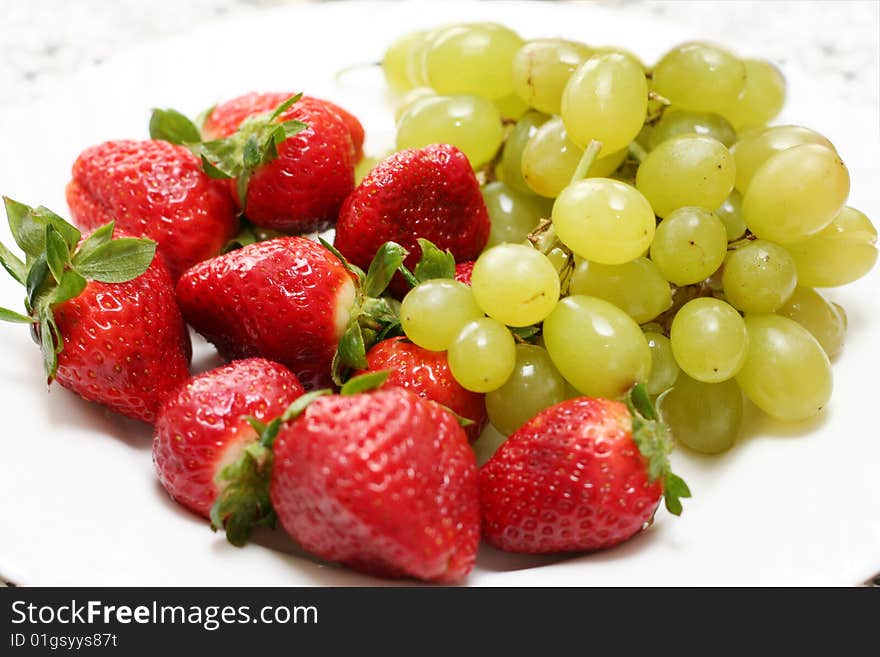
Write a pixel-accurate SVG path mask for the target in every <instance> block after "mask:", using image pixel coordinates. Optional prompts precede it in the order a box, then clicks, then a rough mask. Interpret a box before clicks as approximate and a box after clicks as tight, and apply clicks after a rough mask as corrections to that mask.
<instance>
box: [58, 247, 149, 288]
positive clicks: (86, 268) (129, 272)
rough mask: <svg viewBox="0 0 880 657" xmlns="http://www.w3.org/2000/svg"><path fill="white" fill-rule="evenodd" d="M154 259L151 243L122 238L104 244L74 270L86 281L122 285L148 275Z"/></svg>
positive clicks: (82, 260)
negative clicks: (145, 274) (146, 272)
mask: <svg viewBox="0 0 880 657" xmlns="http://www.w3.org/2000/svg"><path fill="white" fill-rule="evenodd" d="M155 255H156V243H155V242H154V241H152V240H148V239H141V238H134V237H123V238H121V239H118V240H112V241H110V242H106V243H105V244H102V245H100V246H98V247H97V248H95V249H94V250H93V251H91V252H90V253H88V254H86V256H85V257H84V258H81V259H80V260H79V262H78V263H77V265H76V270H77V272H79V273H80V274H81V275H82V276H84V277H85V278H87V279H89V280H94V281H101V282H102V283H124V282H125V281H130V280H131V279H133V278H137V277H138V276H140V275H141V274H143V273H144V272H145V271H147V269H148V268H149V267H150V263H152V262H153V257H154V256H155Z"/></svg>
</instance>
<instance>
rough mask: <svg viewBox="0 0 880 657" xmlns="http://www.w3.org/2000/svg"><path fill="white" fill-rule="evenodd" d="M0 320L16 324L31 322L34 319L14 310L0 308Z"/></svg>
mask: <svg viewBox="0 0 880 657" xmlns="http://www.w3.org/2000/svg"><path fill="white" fill-rule="evenodd" d="M0 321H4V322H13V323H16V324H33V323H34V320H33V318H32V317H28V316H27V315H22V314H21V313H17V312H15V311H14V310H9V309H8V308H0Z"/></svg>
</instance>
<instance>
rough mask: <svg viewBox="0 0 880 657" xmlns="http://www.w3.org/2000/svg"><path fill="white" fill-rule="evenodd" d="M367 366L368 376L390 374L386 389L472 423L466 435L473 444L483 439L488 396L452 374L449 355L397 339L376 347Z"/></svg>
mask: <svg viewBox="0 0 880 657" xmlns="http://www.w3.org/2000/svg"><path fill="white" fill-rule="evenodd" d="M367 363H368V364H369V368H368V369H367V370H366V371H367V372H379V371H382V370H388V371H389V372H390V375H389V377H388V380H387V382H386V384H385V385H386V386H397V387H399V388H407V389H408V390H411V391H412V392H414V393H416V394H417V395H418V396H419V397H423V398H425V399H430V400H431V401H435V402H437V403H438V404H442V405H444V406H446V407H447V408H449V409H450V410H451V411H453V412H454V413H456V414H457V415H459V416H460V417H462V418H464V419H466V420H470V422H471V424H469V425H468V426H467V427H465V433H466V434H467V436H468V439H469V440H470V441H471V442H473V441H475V440H476V439H477V438H478V437H479V436H480V432H481V431H482V430H483V427H484V426H485V425H486V404H485V401H484V397H485V396H484V395H481V394H480V393H476V392H471V391H469V390H465V389H464V388H462V387H461V385H460V384H459V383H458V381H456V380H455V377H453V376H452V372H451V371H450V370H449V363H448V362H447V360H446V352H445V351H428V350H427V349H423V348H422V347H420V346H418V345H416V344H413V343H412V342H409V341H408V340H406V339H405V338H403V337H395V338H389V339H387V340H383V341H382V342H379V343H378V344H376V345H375V346H373V348H372V349H370V351H369V352H367ZM361 373H362V374H363V373H365V372H361Z"/></svg>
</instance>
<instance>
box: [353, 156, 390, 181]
mask: <svg viewBox="0 0 880 657" xmlns="http://www.w3.org/2000/svg"><path fill="white" fill-rule="evenodd" d="M387 156H388V154H386V155H383V156H382V157H367V156H364V157H362V158H361V161H360V162H358V163H357V165H356V166H355V168H354V184H355V185H360V184H361V181H362V180H363V179H364V178H365V177H366V175H367V174H368V173H370V171H372V170H373V168H374V167H375V166H376V165H377V164H379V162H381V161H382V160H384V159H385V158H386V157H387Z"/></svg>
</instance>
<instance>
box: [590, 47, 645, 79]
mask: <svg viewBox="0 0 880 657" xmlns="http://www.w3.org/2000/svg"><path fill="white" fill-rule="evenodd" d="M593 54H594V55H607V54H617V55H625V56H626V57H629V58H630V59H631V60H633V61H634V62H635V63H636V64H638V65H639V68H641V69H642V71H643V72H644V73H647V72H648V67H647V66H646V65H645V62H643V61H642V58H641V57H639V56H638V55H637V54H635V53H634V52H633V51H632V50H627V49H626V48H621V47H620V46H598V47H596V48H593Z"/></svg>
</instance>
